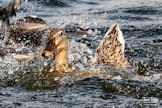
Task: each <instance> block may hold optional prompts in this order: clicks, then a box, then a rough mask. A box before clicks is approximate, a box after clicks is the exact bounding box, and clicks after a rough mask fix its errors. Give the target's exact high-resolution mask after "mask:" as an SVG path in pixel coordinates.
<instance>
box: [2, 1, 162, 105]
mask: <svg viewBox="0 0 162 108" xmlns="http://www.w3.org/2000/svg"><path fill="white" fill-rule="evenodd" d="M7 3H8V1H5V0H0V4H2V5H4V4H7ZM161 4H162V1H160V0H131V1H130V0H120V2H119V0H100V1H97V0H25V1H24V2H23V4H22V6H21V9H20V11H19V12H18V13H17V17H16V18H13V21H14V20H16V19H18V18H21V17H23V16H26V15H34V16H38V17H41V18H43V19H45V20H46V21H47V23H48V24H49V25H50V26H52V27H57V28H66V27H72V28H78V29H85V30H88V31H89V32H93V35H84V36H76V35H68V38H69V40H70V52H69V53H70V55H69V57H70V61H69V62H70V63H71V64H72V66H73V68H74V69H76V70H77V71H76V73H75V74H76V76H75V77H73V76H67V77H64V78H53V77H46V75H44V74H46V73H45V72H43V74H42V73H41V72H40V71H39V70H41V60H40V58H39V57H38V58H39V60H36V61H35V62H34V63H29V64H19V63H18V62H17V61H16V60H14V59H13V58H11V57H10V55H7V56H6V57H5V58H3V59H2V60H1V62H0V64H1V65H0V68H1V71H0V78H1V79H0V107H56V108H57V107H58V108H60V107H74V108H75V107H94V108H96V107H105V108H107V107H110V108H120V107H121V108H126V107H127V108H134V107H135V108H136V107H137V108H145V107H146V108H148V107H149V108H152V107H153V108H160V107H161V106H162V93H161V91H162V90H161V89H162V80H161V78H162V73H161V72H162V22H161V21H162V6H161ZM113 23H118V24H119V25H120V28H121V30H122V31H123V34H124V38H125V43H126V50H125V56H126V58H127V59H128V60H129V61H130V63H131V65H132V67H131V68H128V69H114V68H112V67H109V66H104V65H97V66H96V65H93V64H92V58H93V53H94V51H95V49H96V48H97V46H98V44H99V43H100V41H101V40H102V38H103V36H104V34H105V33H106V31H107V29H108V28H109V27H110V25H111V24H113ZM40 49H41V48H40ZM91 71H93V72H94V74H93V76H92V75H91V74H90V72H91ZM136 73H138V74H141V75H144V76H143V77H141V78H138V77H136V75H135V74H136ZM43 75H44V76H43ZM58 80H59V83H58Z"/></svg>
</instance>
